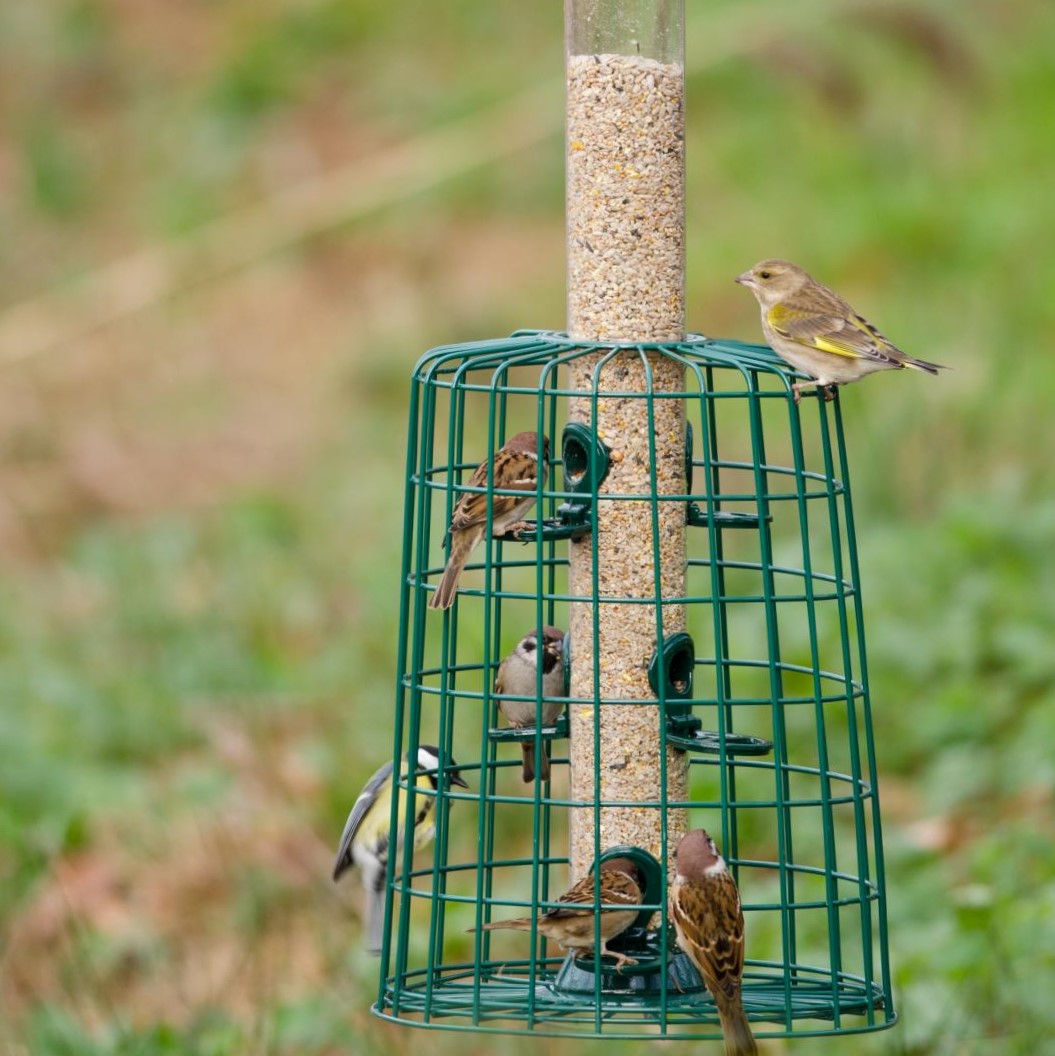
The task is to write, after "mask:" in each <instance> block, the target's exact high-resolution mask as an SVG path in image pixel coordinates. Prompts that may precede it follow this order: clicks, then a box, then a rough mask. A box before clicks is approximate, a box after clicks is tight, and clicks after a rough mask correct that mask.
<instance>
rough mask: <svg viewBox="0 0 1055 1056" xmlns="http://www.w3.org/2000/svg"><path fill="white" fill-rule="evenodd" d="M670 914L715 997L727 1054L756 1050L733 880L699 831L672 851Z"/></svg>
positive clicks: (740, 917)
mask: <svg viewBox="0 0 1055 1056" xmlns="http://www.w3.org/2000/svg"><path fill="white" fill-rule="evenodd" d="M674 861H675V864H676V868H677V875H676V876H675V878H674V883H673V884H671V888H670V918H671V920H673V922H674V928H675V930H676V931H677V935H678V945H679V946H680V947H681V948H682V949H683V950H684V951H685V952H686V953H687V954H688V955H689V958H690V960H691V961H692V963H693V964H695V965H696V968H697V969H698V971H699V973H700V975H701V976H703V981H704V983H706V984H707V989H708V990H710V992H711V996H712V997H713V998H714V1004H715V1007H716V1008H717V1009H718V1018H719V1020H720V1021H721V1024H722V1034H723V1035H724V1037H725V1052H726V1056H752V1054H754V1053H757V1052H758V1046H757V1045H756V1044H755V1039H754V1035H753V1034H752V1033H751V1027H750V1025H749V1024H748V1022H747V1016H746V1014H745V1013H744V1006H743V1003H742V1002H741V998H740V980H741V977H742V976H743V973H744V913H743V910H742V909H741V908H740V892H739V891H737V889H736V881H735V880H734V879H733V876H732V873H730V872H729V870H728V868H727V867H726V864H725V859H724V858H722V856H721V854H719V852H718V848H717V847H715V845H714V840H712V839H711V838H710V836H708V835H707V833H706V832H704V831H703V829H694V830H693V831H692V832H690V833H688V834H687V835H685V836H683V837H682V838H681V842H680V843H679V844H678V849H677V851H676V852H675V854H674Z"/></svg>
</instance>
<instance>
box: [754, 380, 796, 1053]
mask: <svg viewBox="0 0 1055 1056" xmlns="http://www.w3.org/2000/svg"><path fill="white" fill-rule="evenodd" d="M748 400H749V408H750V416H751V450H752V456H753V462H754V479H755V494H756V497H757V501H758V518H759V526H758V531H759V546H760V557H761V560H760V564H761V565H762V597H763V604H764V607H765V613H766V643H767V649H768V667H769V692H770V698H771V700H772V716H773V777H774V788H775V794H776V808H777V856H778V858H779V864H778V872H779V876H780V902H781V906H783V907H784V910H783V913H782V916H781V935H782V938H783V942H784V973H783V975H784V1025H785V1027H786V1029H787V1030H788V1031H789V1032H790V1031H791V1030H792V1029H793V1023H794V1020H793V1018H792V997H791V977H792V970H791V966H792V965H793V964H795V963H796V961H797V957H798V954H797V941H796V924H795V914H794V911H793V910H791V909H790V908H788V907H790V906H791V905H792V903H794V901H795V877H794V873H793V872H792V871H791V870H789V869H788V863H789V862H793V860H794V859H793V854H794V850H793V840H792V833H791V810H790V807H789V806H788V802H787V801H788V799H789V797H790V794H791V793H790V787H789V782H788V770H787V766H788V762H789V760H788V745H787V731H786V729H785V724H784V706H783V696H784V689H783V677H782V674H781V670H780V662H781V660H780V633H779V630H778V626H777V608H776V601H775V600H774V593H775V590H774V579H773V540H772V535H771V532H770V527H769V482H768V476H767V473H766V470H765V466H766V446H765V437H764V433H763V429H762V414H761V407H760V401H759V396H758V378H757V375H756V374H755V373H754V372H752V374H751V379H750V386H749V393H748Z"/></svg>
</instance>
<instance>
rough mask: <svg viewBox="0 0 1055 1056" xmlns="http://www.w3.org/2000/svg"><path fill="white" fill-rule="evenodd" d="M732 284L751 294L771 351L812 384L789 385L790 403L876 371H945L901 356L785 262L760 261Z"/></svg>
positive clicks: (827, 393)
mask: <svg viewBox="0 0 1055 1056" xmlns="http://www.w3.org/2000/svg"><path fill="white" fill-rule="evenodd" d="M735 281H736V282H738V283H740V285H741V286H746V287H747V288H748V289H749V290H750V291H751V292H752V293H753V294H754V295H755V299H756V300H757V301H758V305H759V307H760V308H761V309H762V333H763V334H764V335H765V339H766V340H767V341H768V342H769V344H770V345H771V346H772V348H773V351H774V352H776V354H777V355H778V356H780V358H781V359H784V360H786V361H787V362H788V363H790V364H791V365H792V366H793V367H794V368H795V369H796V370H801V371H802V372H803V374H808V375H809V376H810V377H811V378H814V379H815V380H814V381H797V382H795V384H794V385H792V386H791V391H792V392H793V393H794V395H795V402H796V403H798V402H799V400H800V399H801V395H802V390H803V389H812V388H817V389H819V390H820V391H821V392H822V393H823V395H824V398H825V399H826V400H831V399H834V398H835V386H836V385H846V384H848V383H849V382H851V381H857V380H858V379H859V378H863V377H864V376H865V375H866V374H873V373H875V371H877V370H902V369H904V368H905V367H912V368H913V369H914V370H922V371H925V372H926V373H927V374H937V373H938V371H939V370H944V369H945V368H944V367H942V366H941V365H940V364H938V363H928V362H927V361H926V360H923V359H913V358H912V356H909V355H907V354H906V353H904V352H902V351H901V349H900V348H898V347H897V345H894V344H892V343H891V342H890V341H888V340H887V339H886V338H885V337H884V336H883V335H882V334H881V333H880V332H879V331H878V330H877V329H876V328H875V327H874V326H873V325H872V324H871V323H870V322H869V321H868V320H867V319H865V318H864V317H863V316H861V315H858V314H857V312H855V311H854V310H853V308H852V307H851V306H850V305H849V304H847V302H846V301H844V300H843V299H842V298H841V297H840V296H839V295H838V294H837V293H836V292H835V291H834V290H832V289H829V288H828V287H827V286H825V285H823V284H822V283H819V282H817V280H816V279H814V278H813V277H812V276H811V275H809V274H808V273H807V272H805V271H803V269H802V268H800V267H798V266H797V265H795V264H792V263H790V262H789V261H786V260H763V261H762V262H761V263H759V264H756V265H755V266H754V267H753V268H751V270H750V271H745V272H744V273H743V274H742V275H738V276H737V277H736V280H735Z"/></svg>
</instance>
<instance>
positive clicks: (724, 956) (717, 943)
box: [671, 876, 744, 998]
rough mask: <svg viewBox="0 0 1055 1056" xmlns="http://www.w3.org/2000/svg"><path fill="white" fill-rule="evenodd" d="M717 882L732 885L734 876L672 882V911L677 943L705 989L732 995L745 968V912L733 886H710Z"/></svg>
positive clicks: (733, 995)
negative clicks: (703, 882)
mask: <svg viewBox="0 0 1055 1056" xmlns="http://www.w3.org/2000/svg"><path fill="white" fill-rule="evenodd" d="M716 883H721V884H729V885H732V884H733V879H732V877H731V876H726V877H715V878H711V879H710V880H709V882H708V883H707V884H706V885H705V884H698V883H693V882H692V881H687V882H682V883H678V884H675V885H674V887H673V889H672V891H671V910H672V911H673V914H674V917H675V919H676V921H677V923H678V939H679V943H680V945H681V947H682V949H684V950H685V952H686V953H687V954H688V955H689V956H690V957H691V958H692V960H693V962H694V963H695V964H696V967H697V968H699V970H700V974H701V975H702V976H703V979H704V982H705V983H706V984H707V988H708V989H709V990H710V991H711V992H712V993H718V992H721V993H722V994H723V995H724V996H726V997H728V998H733V997H735V996H736V995H737V993H738V992H739V990H740V976H741V975H742V974H743V970H744V914H743V911H742V910H741V908H740V897H739V895H738V894H737V893H736V890H735V887H734V888H733V889H732V890H729V889H728V888H724V889H716V888H713V889H712V885H713V884H716ZM709 889H710V890H709Z"/></svg>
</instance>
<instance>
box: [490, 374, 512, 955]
mask: <svg viewBox="0 0 1055 1056" xmlns="http://www.w3.org/2000/svg"><path fill="white" fill-rule="evenodd" d="M512 362H513V361H512V359H511V358H508V357H507V358H506V359H505V360H504V361H503V362H502V363H500V364H499V365H498V366H497V367H495V368H493V370H492V374H491V380H490V387H491V392H490V396H489V398H488V409H489V411H490V412H493V411H494V409H495V402H496V392H497V393H498V394H499V395H498V400H497V403H498V408H497V409H498V420H497V422H496V423H495V428H496V430H497V432H496V434H495V450H496V451H497V450H498V447H499V444H498V438H499V437H502V438H505V437H506V436H507V432H506V421H507V416H508V405H507V398H508V397H507V393H506V391H505V390H506V388H507V386H506V384H505V382H506V380H507V372H508V370H509V367H510V364H511V363H512ZM489 428H490V426H489ZM490 435H491V434H490V432H489V433H488V438H489V441H490ZM490 538H491V533H490V531H488V533H487V540H485V545H486V546H487V547H488V553H489V554H490V549H491V543H490V541H489V540H490ZM495 549H496V551H497V554H498V556H499V562H498V565H497V567H496V569H495V581H494V590H493V591H491V590H487V589H485V592H484V612H485V630H484V641H485V642H486V641H488V640H490V641H491V651H490V653H489V654H488V653H487V652H486V651H485V655H484V661H483V663H484V675H483V678H484V682H485V684H486V687H487V691H488V692H490V690H491V688H492V687H493V686H494V681H495V680H494V675H492V669H493V670H494V671H495V672H497V670H498V667H497V664H499V663H501V658H502V601H501V599H502V580H503V576H502V571H503V570H502V562H501V558H502V556H503V555H504V544H503V543H502V542H496V543H495ZM489 585H490V584H489ZM491 613H493V626H492V631H491V638H490V639H488V636H487V630H486V617H487V615H489V614H491ZM518 636H519V635H518ZM482 710H483V715H484V717H485V718H486V720H487V721H486V723H485V726H495V725H497V724H498V704H497V702H496V701H494V700H491V701H490V702H489V703H484V704H483V705H482ZM484 733H485V731H484V729H483V728H481V737H484ZM482 751H483V752H484V753H485V755H484V756H482V757H481V760H482V761H484V760H485V761H486V762H485V765H486V773H487V790H488V792H487V795H488V798H487V801H486V807H485V810H486V815H487V819H486V833H485V838H484V843H483V848H484V851H483V853H484V858H485V867H484V868H485V872H484V895H485V897H486V898H487V899H488V901H490V900H491V899H492V898H493V897H494V862H495V831H496V824H495V814H496V810H497V807H496V804H495V802H494V797H495V795H496V794H497V790H498V772H499V768H498V745H497V744H495V742H494V741H492V740H491V739H490V737H489V736H488V737H485V738H484V739H483V744H482ZM481 773H483V768H481ZM490 942H491V936H490V934H489V933H487V934H486V935H485V945H484V948H485V949H486V950H487V958H486V960H487V962H490V959H491V957H490Z"/></svg>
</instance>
